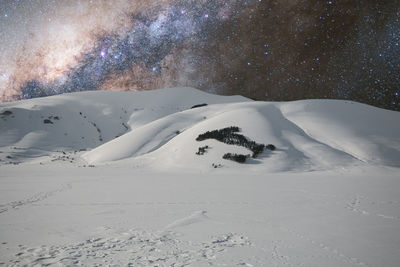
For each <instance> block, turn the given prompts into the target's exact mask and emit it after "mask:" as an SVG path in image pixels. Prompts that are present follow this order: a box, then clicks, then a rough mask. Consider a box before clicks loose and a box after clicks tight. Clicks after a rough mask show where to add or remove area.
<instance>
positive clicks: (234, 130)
mask: <svg viewBox="0 0 400 267" xmlns="http://www.w3.org/2000/svg"><path fill="white" fill-rule="evenodd" d="M238 132H240V128H239V127H237V126H231V127H227V128H223V129H220V130H214V131H207V132H205V133H203V134H200V135H199V136H198V137H197V138H196V141H204V140H208V139H215V140H217V141H220V142H223V143H225V144H228V145H238V146H242V147H245V148H247V149H249V150H251V151H252V152H253V155H252V157H253V158H256V157H257V156H258V155H259V154H261V153H262V152H263V151H264V149H265V148H266V149H269V150H271V151H273V150H275V149H276V148H275V146H274V145H272V144H269V145H264V144H258V143H256V142H254V141H251V140H248V139H247V138H246V137H245V136H243V135H242V134H238ZM206 149H208V146H205V147H199V151H198V152H197V153H196V154H197V155H203V154H204V153H205V152H206ZM248 157H250V155H241V154H232V153H227V154H225V155H224V156H223V158H224V159H229V160H233V161H236V162H239V163H244V162H246V159H247V158H248Z"/></svg>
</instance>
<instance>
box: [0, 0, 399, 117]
mask: <svg viewBox="0 0 400 267" xmlns="http://www.w3.org/2000/svg"><path fill="white" fill-rule="evenodd" d="M0 5H1V6H0V16H1V18H0V23H1V24H0V30H1V32H0V33H1V35H0V37H1V40H0V49H1V50H0V51H1V54H0V60H1V61H0V98H1V101H9V100H17V99H24V98H33V97H40V96H47V95H54V94H60V93H66V92H76V91H84V90H150V89H155V88H162V87H173V86H192V87H196V88H199V89H202V90H205V91H208V92H212V93H218V94H241V95H244V96H247V97H251V98H254V99H259V100H295V99H306V98H334V99H348V100H355V101H359V102H364V103H368V104H372V105H375V106H379V107H383V108H388V109H393V110H400V104H399V103H400V102H399V91H400V19H399V18H400V1H396V0H395V1H393V0H392V1H367V0H365V1H333V0H332V1H316V0H309V1H305V0H280V1H278V0H276V1H271V0H248V1H238V0H226V1H217V0H197V1H194V0H164V1H150V0H147V1H145V0H142V1H124V0H118V1H117V0H116V1H38V0H37V1H27V0H26V1H10V2H7V3H3V2H2V3H1V4H0Z"/></svg>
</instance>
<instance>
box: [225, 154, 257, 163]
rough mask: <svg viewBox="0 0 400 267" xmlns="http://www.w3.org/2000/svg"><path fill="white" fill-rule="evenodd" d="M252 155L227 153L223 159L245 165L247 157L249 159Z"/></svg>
mask: <svg viewBox="0 0 400 267" xmlns="http://www.w3.org/2000/svg"><path fill="white" fill-rule="evenodd" d="M249 156H250V155H242V154H232V153H226V154H225V155H224V156H223V157H222V158H223V159H229V160H233V161H236V162H239V163H245V162H246V159H247V157H249Z"/></svg>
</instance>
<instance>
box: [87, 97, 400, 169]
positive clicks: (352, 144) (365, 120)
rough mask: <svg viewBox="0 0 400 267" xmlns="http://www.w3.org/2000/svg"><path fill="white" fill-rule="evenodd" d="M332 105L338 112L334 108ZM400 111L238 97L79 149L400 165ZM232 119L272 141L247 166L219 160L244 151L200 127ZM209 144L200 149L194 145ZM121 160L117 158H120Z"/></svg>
mask: <svg viewBox="0 0 400 267" xmlns="http://www.w3.org/2000/svg"><path fill="white" fill-rule="evenodd" d="M335 110H338V111H339V112H335ZM399 125H400V116H399V114H398V113H397V112H391V111H386V110H380V109H376V108H373V107H369V106H366V105H362V104H358V103H353V102H343V101H329V100H309V101H298V102H291V103H267V102H244V103H232V104H221V105H211V106H207V107H203V108H199V109H193V110H185V111H181V112H177V113H174V114H171V115H169V116H166V117H163V118H160V119H158V120H155V121H152V122H150V123H148V124H145V125H143V126H142V127H139V128H137V129H133V130H132V131H131V132H129V133H127V134H125V135H123V136H121V137H119V138H117V139H114V140H112V141H110V142H108V143H106V144H104V145H101V146H99V147H97V148H95V149H93V150H92V151H90V152H87V153H85V154H84V155H83V158H84V159H85V160H87V161H88V162H89V163H92V164H98V163H105V162H110V161H115V160H121V159H126V158H131V160H130V163H131V164H134V165H136V166H141V165H144V166H152V167H153V168H161V169H163V170H166V169H169V168H180V169H188V168H190V169H192V170H193V169H199V170H204V169H209V168H212V164H217V165H218V164H221V165H223V166H227V167H235V168H245V169H246V170H249V169H250V170H254V171H300V170H301V171H308V170H327V169H335V168H341V167H348V166H355V165H363V164H377V165H385V166H394V167H399V166H400V127H399ZM229 126H238V127H240V128H241V130H242V131H241V133H242V134H243V135H245V136H246V137H248V138H250V139H251V140H254V141H256V142H258V143H263V144H274V145H275V146H276V147H277V150H276V151H273V152H271V151H268V150H266V151H265V152H264V153H263V154H262V155H261V156H260V157H259V158H257V159H250V160H249V161H248V162H249V163H250V166H240V165H238V164H237V163H234V162H229V161H227V160H223V159H222V156H223V155H224V154H225V153H228V152H229V153H241V154H249V153H250V152H249V151H248V150H247V149H244V148H243V147H235V146H231V145H226V144H223V143H220V142H218V141H216V140H206V141H202V142H196V141H195V139H196V137H197V136H198V135H199V134H202V133H204V132H206V131H212V130H216V129H221V128H225V127H229ZM205 145H208V146H209V147H211V148H210V149H209V150H208V152H207V153H206V154H205V155H203V156H198V155H196V154H195V152H196V151H197V150H198V148H199V147H201V146H205ZM125 163H126V162H124V163H123V164H125Z"/></svg>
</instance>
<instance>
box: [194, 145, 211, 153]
mask: <svg viewBox="0 0 400 267" xmlns="http://www.w3.org/2000/svg"><path fill="white" fill-rule="evenodd" d="M207 149H208V146H202V147H199V151H197V152H196V155H204V153H206V152H207Z"/></svg>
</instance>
